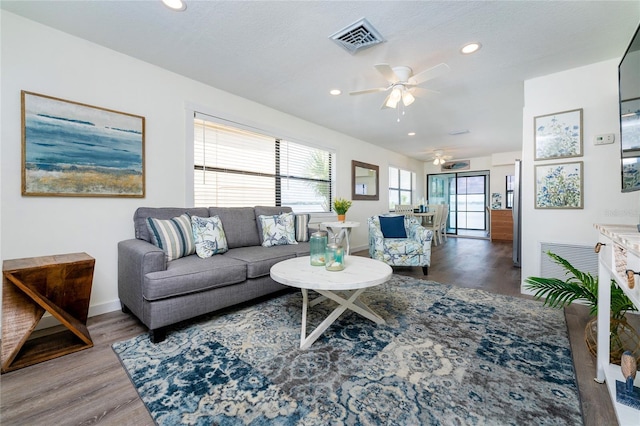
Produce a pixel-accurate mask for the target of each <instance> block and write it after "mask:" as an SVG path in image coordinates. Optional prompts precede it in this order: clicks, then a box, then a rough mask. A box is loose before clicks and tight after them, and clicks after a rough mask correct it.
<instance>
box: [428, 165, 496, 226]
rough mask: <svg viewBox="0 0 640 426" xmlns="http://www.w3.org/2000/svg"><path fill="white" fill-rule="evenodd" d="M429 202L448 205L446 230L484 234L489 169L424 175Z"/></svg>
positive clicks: (486, 219)
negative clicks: (425, 176)
mask: <svg viewBox="0 0 640 426" xmlns="http://www.w3.org/2000/svg"><path fill="white" fill-rule="evenodd" d="M427 188H428V200H429V204H449V218H448V220H447V233H448V234H457V235H465V236H473V237H486V236H487V229H488V225H489V224H488V221H489V216H488V214H487V206H488V205H489V172H488V171H479V172H460V173H442V174H437V175H428V176H427Z"/></svg>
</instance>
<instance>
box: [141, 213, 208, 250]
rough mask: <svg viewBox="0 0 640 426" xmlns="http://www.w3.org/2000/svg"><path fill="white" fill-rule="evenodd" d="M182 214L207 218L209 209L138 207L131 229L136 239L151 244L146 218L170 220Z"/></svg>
mask: <svg viewBox="0 0 640 426" xmlns="http://www.w3.org/2000/svg"><path fill="white" fill-rule="evenodd" d="M183 213H189V214H190V215H192V216H200V217H209V209H207V208H206V207H193V208H186V207H140V208H138V209H137V210H136V211H135V213H134V214H133V227H134V231H135V236H136V238H137V239H139V240H145V241H148V242H151V235H149V230H148V228H147V218H149V217H153V218H156V219H171V218H174V217H176V216H180V215H181V214H183Z"/></svg>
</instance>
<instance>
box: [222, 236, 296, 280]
mask: <svg viewBox="0 0 640 426" xmlns="http://www.w3.org/2000/svg"><path fill="white" fill-rule="evenodd" d="M308 255H309V243H301V244H297V245H286V246H275V247H262V246H255V247H241V248H236V249H232V250H229V251H228V252H227V253H225V254H224V255H222V256H223V257H233V258H234V259H238V260H241V261H243V262H246V263H247V278H259V277H264V276H266V275H269V272H270V270H271V267H272V266H273V265H275V264H276V263H278V262H282V261H283V260H287V259H292V258H294V257H300V256H308Z"/></svg>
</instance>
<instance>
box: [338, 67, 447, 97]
mask: <svg viewBox="0 0 640 426" xmlns="http://www.w3.org/2000/svg"><path fill="white" fill-rule="evenodd" d="M374 68H375V69H376V70H378V72H379V73H380V74H382V76H383V77H384V78H385V79H386V80H387V81H388V82H389V85H388V86H386V87H376V88H373V89H365V90H356V91H354V92H349V94H350V95H364V94H366V93H375V92H386V91H389V90H390V91H391V92H390V93H389V94H388V95H387V97H386V98H385V100H384V102H383V103H382V107H381V108H396V107H397V106H398V103H400V101H402V104H403V105H404V106H409V105H411V104H412V103H413V102H414V101H415V100H416V98H415V97H414V96H413V93H412V92H413V89H414V88H416V87H418V86H420V85H421V84H423V83H425V82H427V81H429V80H432V79H434V78H436V77H440V76H441V75H442V74H444V73H446V72H447V71H448V70H449V66H448V65H447V64H444V63H442V64H438V65H436V66H435V67H431V68H429V69H426V70H424V71H421V72H419V73H418V74H415V75H413V70H412V69H411V68H410V67H408V66H405V65H401V66H397V67H393V68H392V67H391V66H389V64H377V65H374Z"/></svg>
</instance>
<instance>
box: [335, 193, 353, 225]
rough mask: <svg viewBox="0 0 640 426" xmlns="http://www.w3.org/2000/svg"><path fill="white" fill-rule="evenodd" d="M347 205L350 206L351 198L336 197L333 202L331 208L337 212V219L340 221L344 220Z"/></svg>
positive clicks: (347, 208)
mask: <svg viewBox="0 0 640 426" xmlns="http://www.w3.org/2000/svg"><path fill="white" fill-rule="evenodd" d="M349 207H351V200H347V199H345V198H336V199H335V201H334V202H333V209H334V210H335V211H336V213H337V214H338V220H339V221H340V222H344V219H345V215H346V214H347V210H349Z"/></svg>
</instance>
